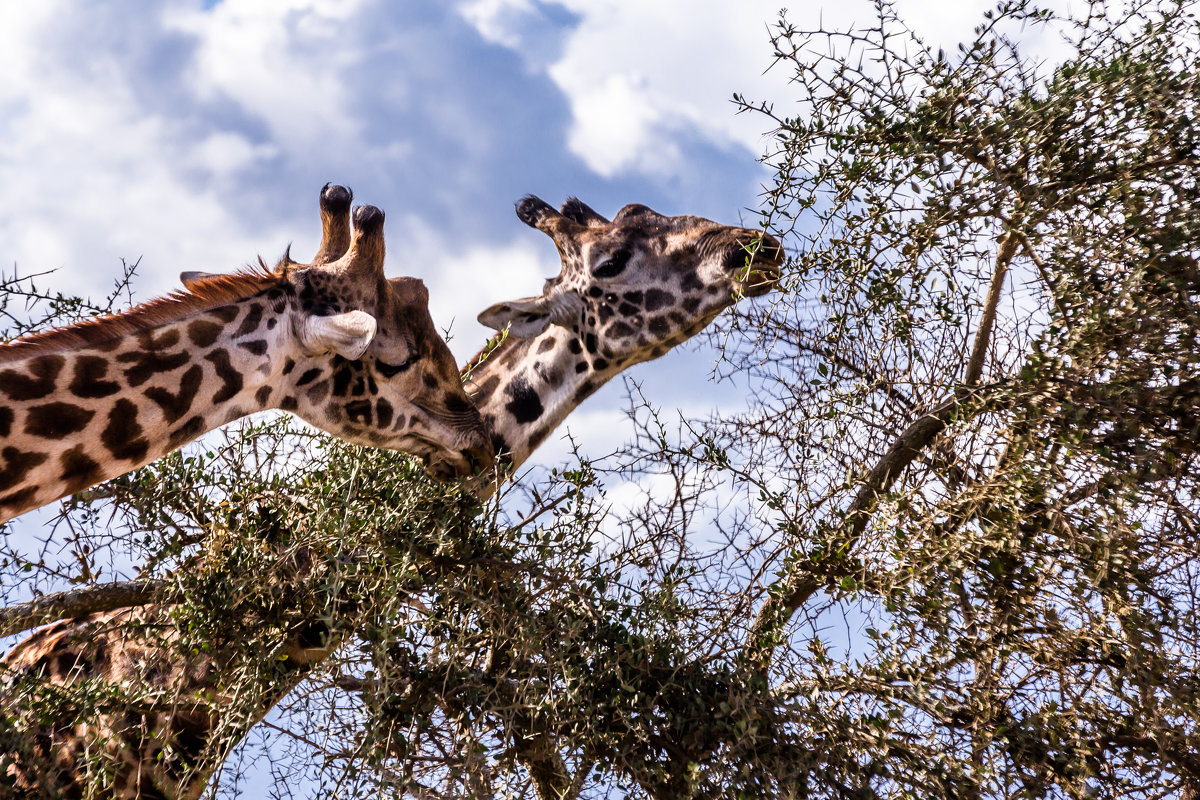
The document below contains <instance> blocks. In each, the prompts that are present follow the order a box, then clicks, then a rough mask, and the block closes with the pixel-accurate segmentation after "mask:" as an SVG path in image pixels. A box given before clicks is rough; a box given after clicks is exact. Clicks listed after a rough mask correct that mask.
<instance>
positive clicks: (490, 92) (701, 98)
mask: <svg viewBox="0 0 1200 800" xmlns="http://www.w3.org/2000/svg"><path fill="white" fill-rule="evenodd" d="M779 3H780V0H736V2H734V0H458V1H457V2H433V1H432V0H424V1H422V2H417V1H416V0H273V1H268V0H219V1H218V2H214V0H168V1H166V2H158V3H152V4H151V3H144V2H140V0H96V1H95V2H87V3H79V2H68V0H39V2H37V3H5V4H4V5H3V6H2V8H0V186H2V189H0V270H3V272H4V273H5V274H9V275H11V274H12V273H13V272H14V271H16V272H19V273H21V274H29V273H39V272H44V271H46V270H55V272H54V273H53V274H52V275H51V276H49V277H47V278H45V279H43V282H44V283H46V284H48V285H50V286H51V287H52V288H57V289H61V290H63V291H67V292H71V293H91V294H103V293H104V292H105V290H107V289H108V288H109V287H110V286H111V284H112V281H113V280H114V279H115V278H116V277H117V276H118V275H119V274H120V269H121V259H125V260H127V261H136V260H138V259H140V265H141V266H140V270H139V277H138V279H137V282H136V284H135V289H136V292H137V298H138V299H148V298H150V297H152V296H154V295H156V294H160V293H163V292H165V291H167V290H169V289H171V288H174V286H175V281H176V276H177V275H178V274H179V272H180V271H182V270H197V269H198V270H206V271H212V272H218V271H228V270H232V269H235V268H237V267H239V266H240V265H243V264H245V263H247V262H249V261H252V260H254V259H255V258H256V257H257V256H258V255H260V254H261V255H262V256H264V257H265V258H266V259H267V260H268V261H273V260H274V259H275V258H277V257H278V256H279V255H280V254H281V253H282V252H283V249H284V247H285V246H286V245H287V244H288V243H289V242H291V243H293V244H294V246H295V252H296V254H297V256H298V257H300V258H301V259H304V258H307V257H309V256H310V255H311V253H312V252H313V250H314V249H315V245H316V242H317V240H318V238H319V230H318V223H317V215H316V197H317V192H318V190H319V189H320V187H321V186H322V185H323V184H324V183H326V182H327V181H333V182H336V183H343V184H346V185H349V186H351V187H352V188H353V189H354V191H355V194H356V201H357V202H364V203H372V204H374V205H378V206H380V207H381V208H383V209H384V210H385V211H386V212H387V215H388V218H387V220H388V221H387V228H386V231H387V237H388V248H389V256H388V259H389V263H388V271H389V273H390V274H409V275H416V276H419V277H421V278H423V279H424V280H425V281H426V283H427V284H428V285H429V288H430V292H431V295H432V311H433V315H434V319H435V320H436V321H437V322H438V323H439V325H440V326H442V327H444V328H449V329H450V331H451V334H452V337H453V338H452V341H451V346H452V348H453V349H454V351H455V353H456V354H457V355H458V356H459V358H460V360H461V359H463V358H465V357H466V356H468V355H470V354H471V353H472V352H474V350H475V349H476V348H477V347H478V346H479V345H480V344H481V343H482V342H483V341H484V339H485V338H486V337H485V332H484V329H483V328H482V327H481V326H479V325H478V324H477V323H476V322H475V315H476V314H477V313H478V312H479V311H480V310H481V309H483V308H484V307H486V306H487V305H489V304H490V303H492V302H495V301H498V300H503V299H507V298H511V297H519V296H524V295H528V294H532V293H535V292H536V291H538V290H539V289H540V286H541V281H542V279H543V278H544V277H546V276H549V275H551V274H554V273H555V272H556V271H557V269H558V264H557V257H556V256H555V253H554V249H553V247H552V245H551V243H550V241H549V240H548V239H546V238H545V237H544V236H542V235H541V234H539V233H537V232H536V231H533V230H531V229H529V228H526V227H525V226H524V225H522V224H521V223H519V222H518V221H517V219H516V218H515V216H514V215H513V211H512V209H513V203H514V201H516V200H517V199H518V198H519V197H521V196H522V195H524V194H526V193H533V194H537V195H539V196H541V197H543V198H545V199H546V200H548V201H550V202H552V203H554V204H558V203H559V202H561V201H562V200H563V199H565V198H566V197H568V196H571V195H577V196H579V197H580V198H582V199H583V200H584V201H585V202H587V203H589V204H591V205H593V206H594V207H595V208H597V209H598V210H600V211H601V212H602V213H609V214H611V213H612V212H614V211H615V210H616V209H618V208H619V207H620V206H622V205H624V204H625V203H630V202H640V203H645V204H647V205H650V206H652V207H653V208H655V209H657V210H659V211H661V212H664V213H668V214H683V213H687V214H698V215H702V216H706V217H709V218H712V219H715V220H719V221H723V222H731V223H732V222H738V221H739V220H740V221H744V222H748V223H753V221H754V209H755V208H756V207H757V201H758V197H759V193H760V191H761V184H762V183H763V182H764V181H766V180H767V179H768V178H769V175H768V174H767V173H766V171H765V169H764V168H763V167H762V166H761V165H760V164H758V163H757V158H758V156H759V154H760V153H761V151H762V146H763V143H764V141H763V139H762V133H763V128H764V124H765V121H764V120H763V119H761V118H755V117H753V116H750V115H737V114H735V111H736V109H735V107H734V105H733V104H732V102H731V101H730V97H731V95H732V93H733V92H735V91H737V92H741V93H743V94H745V95H746V96H748V97H752V98H763V99H769V100H772V101H774V102H776V103H778V104H780V105H781V106H786V104H787V102H788V100H789V98H790V97H791V96H792V95H791V93H792V92H794V89H791V88H790V87H789V86H788V84H787V78H788V75H787V74H786V73H785V72H783V71H769V70H768V69H767V68H768V67H769V66H770V63H771V48H770V44H769V42H768V28H769V26H770V24H771V23H772V22H773V21H775V20H776V19H777V18H778V13H779ZM984 5H985V4H983V3H979V2H970V3H968V2H954V3H946V4H936V3H935V4H930V3H920V2H916V1H915V0H911V1H910V2H908V3H906V4H905V6H904V8H905V10H906V12H908V13H909V14H910V16H912V17H913V22H914V23H915V25H916V27H917V28H918V29H919V30H922V31H924V32H926V33H927V34H929V35H930V37H931V38H932V39H933V40H935V41H937V40H943V39H944V40H946V41H954V40H956V39H955V37H957V36H961V35H964V34H966V33H968V32H969V30H970V26H971V24H973V22H974V20H976V19H977V14H978V9H981V8H983V7H984ZM789 16H790V17H791V18H792V19H793V20H794V21H795V22H797V23H803V24H814V23H816V22H817V20H818V19H819V18H822V19H823V20H824V22H825V23H826V24H827V25H829V24H837V25H850V24H853V23H854V22H855V21H856V20H857V21H859V22H865V21H868V20H870V19H871V14H870V9H869V8H868V6H867V5H866V4H865V3H862V4H860V5H857V6H856V5H854V4H853V3H852V2H851V3H847V2H840V3H837V4H834V3H825V4H822V3H815V2H813V1H812V0H809V1H808V2H807V3H804V4H803V5H802V7H801V8H799V9H796V10H794V12H793V13H791V14H790V15H789ZM764 73H765V74H764ZM713 358H714V354H713V353H712V352H711V351H705V350H704V349H703V348H698V347H696V346H692V347H689V348H685V349H684V350H683V351H681V352H676V353H672V354H671V355H670V356H668V358H667V359H665V360H664V361H660V362H658V364H657V366H656V367H651V366H647V365H643V366H642V367H640V368H638V369H635V370H633V371H632V373H631V374H632V376H633V377H635V378H637V379H639V380H644V381H646V382H647V391H648V393H649V394H650V396H651V397H652V398H653V399H654V400H656V401H659V402H662V403H663V404H664V406H666V407H668V408H670V407H683V408H688V409H689V410H698V409H703V408H705V407H706V405H707V404H711V403H712V402H714V401H715V398H718V397H720V396H725V395H727V394H728V392H730V391H736V389H728V388H724V387H717V388H715V389H714V388H713V387H711V386H708V385H707V384H706V380H707V375H708V370H709V367H710V365H711V362H712V361H713ZM722 393H724V395H723V394H722ZM623 396H624V395H623V390H622V387H621V385H620V382H616V385H613V386H610V387H609V389H608V390H607V391H605V392H602V393H601V394H599V395H598V396H596V397H595V398H593V399H591V400H590V401H589V402H588V403H587V404H586V405H585V407H584V408H583V409H581V410H580V412H579V413H577V414H576V415H575V416H574V417H572V418H571V420H570V421H569V423H568V427H569V428H570V429H571V430H572V432H573V433H574V434H575V435H576V436H577V437H579V438H581V439H582V440H584V441H585V442H589V441H590V442H592V443H593V446H595V447H597V448H600V449H604V448H607V447H609V446H611V445H612V444H613V443H614V442H617V443H619V441H620V439H621V437H622V436H623V435H625V434H627V433H628V428H627V425H625V423H623V422H622V419H623V417H622V415H621V412H620V409H621V408H622V405H623ZM543 450H544V453H543V454H542V455H540V456H539V458H544V459H551V460H553V459H554V458H556V457H558V456H560V455H561V453H562V452H563V450H564V446H563V445H562V444H561V442H559V443H556V442H555V441H553V437H552V440H551V441H550V442H548V443H547V445H546V446H544V448H543Z"/></svg>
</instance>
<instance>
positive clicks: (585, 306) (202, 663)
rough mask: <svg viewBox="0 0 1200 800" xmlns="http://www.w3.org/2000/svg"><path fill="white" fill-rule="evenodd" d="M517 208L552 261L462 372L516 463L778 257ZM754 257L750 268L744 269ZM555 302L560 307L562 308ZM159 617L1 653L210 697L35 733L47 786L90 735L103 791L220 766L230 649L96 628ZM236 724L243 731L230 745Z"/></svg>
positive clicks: (294, 663) (165, 612)
mask: <svg viewBox="0 0 1200 800" xmlns="http://www.w3.org/2000/svg"><path fill="white" fill-rule="evenodd" d="M518 215H519V216H520V217H521V219H523V220H524V221H526V222H527V223H529V224H531V225H534V226H536V227H538V228H540V229H542V230H545V231H547V232H548V233H550V235H551V236H552V237H553V238H554V240H555V243H556V244H557V245H558V247H559V251H560V254H561V255H562V261H563V268H562V271H561V272H560V274H559V275H558V276H557V277H556V278H553V279H551V280H550V281H548V282H547V285H546V287H545V290H544V291H543V294H542V295H541V296H540V297H536V298H525V299H523V300H519V301H511V302H509V303H501V304H497V305H496V306H492V307H491V308H490V309H488V310H487V311H485V312H484V313H483V314H481V318H482V319H484V320H485V321H487V322H489V323H493V324H498V325H501V326H510V331H512V332H514V335H512V336H510V337H509V338H507V339H506V340H505V341H504V342H503V343H502V344H501V345H500V346H499V347H492V348H486V349H485V350H483V351H481V352H480V353H479V354H478V355H477V356H476V357H475V358H473V359H472V360H471V361H470V362H469V363H468V364H467V366H466V367H465V368H464V372H466V373H467V374H468V375H469V380H468V386H469V387H470V389H471V392H472V397H473V400H474V401H475V403H476V405H477V406H478V408H479V409H480V412H481V414H482V416H483V417H484V418H485V419H486V420H487V421H488V423H489V424H490V425H491V428H492V435H493V439H494V441H495V443H496V445H497V447H498V448H499V449H501V450H502V451H503V452H504V454H505V458H507V459H508V461H509V462H510V463H511V464H512V465H513V466H514V467H516V466H519V465H520V464H521V463H523V462H524V460H525V459H526V458H528V457H529V455H530V454H531V453H532V452H533V451H534V450H535V449H536V448H537V446H538V445H539V444H540V443H541V441H543V440H544V439H545V437H546V435H547V433H549V431H550V430H552V429H553V428H554V426H556V425H557V424H558V423H559V422H560V421H561V420H562V419H563V418H564V417H565V416H566V415H567V414H568V413H569V412H570V411H571V410H572V409H574V408H575V407H576V406H577V405H579V403H581V402H582V401H583V400H584V399H585V398H586V397H587V396H588V395H590V394H591V393H592V392H594V391H595V390H596V389H598V388H599V387H600V386H601V385H603V383H604V382H606V381H607V380H609V379H610V378H612V377H613V376H614V375H616V374H618V373H619V372H620V371H622V370H623V369H626V368H628V367H629V366H630V365H632V364H635V363H638V362H640V361H646V360H649V359H652V358H656V357H658V356H660V355H662V354H663V353H665V352H666V351H667V350H668V349H669V348H670V347H672V346H674V345H675V344H678V343H679V342H682V341H683V340H684V339H686V338H687V337H688V336H691V335H693V334H695V333H696V332H698V331H699V330H700V329H702V328H703V327H704V326H705V325H706V324H708V323H709V322H710V321H711V320H712V319H713V317H714V316H715V315H716V314H717V313H718V312H719V311H720V310H721V309H723V308H725V307H727V306H729V305H730V304H731V303H733V302H734V301H735V300H736V299H737V298H738V297H739V296H741V295H742V294H763V293H765V292H766V291H768V290H769V289H770V288H771V286H772V285H773V284H774V282H775V281H776V279H777V278H778V274H779V264H780V261H781V259H782V250H781V249H780V248H779V245H778V243H777V242H775V241H774V240H773V239H770V238H769V237H767V238H762V239H760V237H759V236H758V235H757V234H756V233H755V232H753V231H748V230H744V229H739V228H728V227H724V226H720V225H717V224H716V223H712V222H709V221H708V220H703V219H700V218H697V217H664V216H660V215H658V214H655V213H654V212H652V211H650V210H649V209H647V208H645V207H643V206H627V207H626V208H625V209H623V210H622V211H621V212H620V213H619V214H618V215H617V216H616V218H615V219H614V220H613V221H612V222H609V221H608V220H606V219H604V218H602V217H601V216H600V215H599V214H597V213H596V212H594V211H592V210H591V209H589V208H587V207H586V206H584V205H583V204H582V203H580V202H579V201H577V200H571V201H568V202H567V203H566V204H565V205H564V206H563V207H562V209H561V211H554V210H553V209H550V208H549V207H548V206H546V205H545V204H544V203H542V202H541V201H539V200H536V199H535V198H529V199H526V200H525V201H523V202H522V203H521V204H520V206H518ZM568 223H569V224H568ZM751 253H754V254H755V255H754V262H755V263H754V264H752V265H749V267H748V261H749V256H750V254H751ZM561 308H566V309H568V312H569V313H561V312H558V311H557V309H561ZM518 315H520V317H519V318H518ZM520 334H525V335H524V336H522V335H520ZM474 480H476V481H477V484H476V488H477V490H478V492H479V493H480V494H481V495H483V494H487V493H488V492H490V491H492V490H494V488H495V485H494V484H493V483H489V482H487V480H485V478H484V477H483V476H481V477H479V478H476V479H474ZM169 612H170V608H169V607H162V606H145V607H141V608H137V609H123V610H120V611H115V612H106V613H101V614H94V615H90V616H87V617H81V618H77V619H71V620H65V621H62V622H58V623H55V624H53V625H49V626H46V627H44V628H42V629H40V630H39V631H37V632H35V633H34V634H32V635H31V636H30V637H29V638H27V639H26V640H24V641H23V642H21V643H20V644H19V645H17V646H16V647H15V648H14V649H13V650H12V651H11V652H10V653H9V654H8V655H7V656H6V657H5V659H4V660H3V662H0V681H3V680H5V679H6V678H5V671H7V673H8V677H7V680H9V681H10V682H11V681H22V680H34V681H40V682H42V683H45V682H49V683H51V684H56V685H63V684H67V683H70V682H72V681H76V680H79V679H80V678H82V677H83V676H90V677H94V678H101V679H103V680H105V681H110V682H112V683H116V684H121V685H124V686H130V687H136V686H141V685H144V684H146V683H151V684H152V685H154V686H159V685H161V686H162V687H170V688H171V689H172V691H174V692H176V693H177V695H176V696H178V697H191V696H195V695H196V693H197V692H200V693H202V694H207V695H209V696H212V697H214V698H218V700H217V701H216V702H214V703H210V704H208V705H205V706H204V707H203V708H200V707H198V706H194V705H186V704H183V703H180V702H179V701H173V702H169V703H166V704H165V706H164V708H163V709H161V710H160V711H157V712H147V713H142V714H133V715H128V716H127V717H120V718H118V717H116V716H113V715H110V716H106V717H104V718H103V719H101V720H98V721H96V722H93V723H92V724H91V726H90V727H88V726H82V727H77V726H71V725H68V724H63V725H61V726H58V727H53V726H50V727H44V728H42V729H40V730H39V736H40V737H41V739H39V741H38V743H37V745H36V747H35V748H34V750H35V751H36V753H35V755H37V756H38V757H39V758H38V760H39V761H40V762H41V764H42V765H43V766H42V768H41V772H39V775H42V776H48V777H45V778H43V780H44V781H45V782H46V783H47V785H53V786H54V787H55V788H56V789H62V790H64V791H65V792H66V793H67V794H68V795H69V796H70V795H71V794H72V793H76V794H77V793H78V792H80V791H81V789H80V787H81V786H83V785H86V784H87V781H88V779H89V778H88V777H87V776H84V775H83V774H82V772H81V766H80V765H81V764H82V763H84V761H83V753H84V752H85V748H86V746H87V743H88V742H89V741H93V742H94V741H99V742H104V743H105V745H104V747H105V750H104V758H103V759H101V760H102V761H106V763H108V764H109V765H110V767H111V773H112V775H111V776H110V777H107V778H103V779H102V780H107V781H109V782H108V783H107V785H106V792H107V793H108V794H109V795H110V796H116V797H118V798H122V800H132V798H136V797H140V798H144V799H146V798H171V800H192V798H196V797H198V796H199V795H200V793H201V791H202V790H203V788H204V786H205V785H206V783H207V780H208V778H209V776H210V775H211V772H212V769H213V767H214V764H215V763H219V762H220V758H219V757H218V758H216V759H214V758H212V757H211V753H210V754H207V755H208V756H209V757H208V758H204V756H205V755H206V754H205V752H204V751H205V748H206V747H208V746H210V744H211V743H213V742H214V741H215V738H214V737H215V734H214V731H215V730H216V726H217V725H218V724H219V723H220V722H221V717H220V714H219V696H220V693H221V691H222V684H221V676H222V675H223V674H226V673H227V670H223V669H222V668H221V664H220V663H219V662H220V661H221V659H222V658H224V657H229V658H232V657H234V656H232V655H227V656H222V655H221V654H212V655H207V656H205V657H203V658H198V659H195V660H192V661H181V662H177V663H174V664H173V665H172V669H171V671H170V672H169V673H168V674H162V673H160V672H159V671H158V670H157V669H156V667H155V665H158V664H160V663H162V660H163V658H164V656H163V647H162V645H161V640H158V641H157V642H156V640H155V639H153V638H152V637H148V636H147V637H139V636H136V635H129V634H128V633H126V634H125V635H123V636H121V637H119V638H117V637H113V636H109V635H107V634H106V632H107V631H109V630H112V629H117V628H119V629H121V630H123V631H127V630H128V625H130V624H131V623H135V624H146V623H148V622H158V623H159V624H160V625H161V624H165V621H166V620H167V619H169ZM328 634H329V632H328V630H327V629H325V628H323V627H322V626H321V625H319V624H317V625H314V626H310V627H309V628H305V629H304V630H302V631H300V632H298V633H297V634H296V636H295V637H293V638H292V639H290V640H288V641H286V642H284V643H282V644H283V647H284V648H285V650H286V652H287V653H288V657H287V658H286V659H283V660H282V661H281V662H280V668H281V669H283V670H286V671H289V672H288V675H289V676H290V678H289V680H285V681H283V682H281V684H280V685H279V686H278V687H277V693H276V694H273V695H271V696H266V697H264V698H262V705H261V708H262V710H263V713H265V712H266V711H267V710H268V709H269V708H270V707H271V706H273V705H274V704H275V703H277V702H278V701H279V700H280V699H281V698H282V696H283V694H285V693H286V692H287V691H289V690H290V688H291V687H294V686H295V685H296V684H297V683H299V681H300V680H301V679H302V678H303V677H304V676H305V675H306V674H308V672H309V671H310V670H311V669H312V667H313V666H314V665H315V664H316V663H318V662H319V661H320V660H321V659H323V658H324V657H325V656H327V655H328V654H329V653H330V652H331V651H332V649H333V648H334V647H336V646H337V644H338V640H337V639H336V638H332V637H330V636H329V635H328ZM172 656H173V657H175V658H178V657H179V656H178V654H175V653H172ZM242 733H244V729H239V730H238V731H237V735H236V736H234V737H233V740H234V741H236V740H237V739H238V738H240V735H241V734H242ZM93 747H94V745H93ZM93 752H94V751H93ZM222 752H224V750H222ZM46 762H49V764H46ZM92 778H95V776H94V775H93V776H92ZM30 780H32V778H30Z"/></svg>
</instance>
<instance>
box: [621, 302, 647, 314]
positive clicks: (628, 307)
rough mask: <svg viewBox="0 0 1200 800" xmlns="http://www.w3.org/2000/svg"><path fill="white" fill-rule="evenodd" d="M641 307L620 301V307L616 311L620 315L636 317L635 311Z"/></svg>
mask: <svg viewBox="0 0 1200 800" xmlns="http://www.w3.org/2000/svg"><path fill="white" fill-rule="evenodd" d="M641 310H642V309H641V308H639V307H638V306H635V305H634V304H633V303H621V307H620V308H618V309H617V313H618V314H620V315H621V316H622V317H636V316H637V313H638V312H639V311H641Z"/></svg>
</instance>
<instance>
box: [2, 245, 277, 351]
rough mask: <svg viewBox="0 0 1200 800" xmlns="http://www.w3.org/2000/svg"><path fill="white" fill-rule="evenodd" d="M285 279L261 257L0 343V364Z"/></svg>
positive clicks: (130, 329)
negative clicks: (112, 310) (129, 304)
mask: <svg viewBox="0 0 1200 800" xmlns="http://www.w3.org/2000/svg"><path fill="white" fill-rule="evenodd" d="M284 283H285V279H284V276H283V275H282V274H280V272H272V271H271V270H269V269H267V267H266V266H265V265H262V264H261V262H260V266H259V267H251V268H249V269H247V270H243V271H241V272H235V273H233V274H230V275H213V276H211V277H206V278H201V279H199V280H197V281H196V282H194V283H193V284H192V286H191V287H190V288H188V289H179V290H176V291H174V292H171V293H170V294H169V295H167V296H166V297H158V298H155V299H154V300H150V301H148V302H145V303H142V304H141V305H137V306H134V307H133V308H131V309H129V310H127V311H121V312H118V313H116V314H109V315H107V316H103V317H95V318H93V319H86V320H83V321H81V322H76V323H75V324H73V325H68V326H67V327H65V328H54V329H52V330H48V331H41V332H39V333H32V334H29V335H27V336H24V337H21V338H20V339H14V340H13V341H11V342H4V343H0V363H5V362H10V361H17V360H20V359H25V358H29V357H30V356H35V355H43V354H46V353H56V352H61V351H63V350H73V349H76V348H80V347H87V346H89V345H97V344H101V343H103V342H108V341H111V340H113V339H116V338H119V337H123V336H128V335H130V334H133V333H138V332H140V331H145V330H149V329H151V328H154V327H157V326H159V325H164V324H166V323H168V322H173V321H175V320H177V319H180V318H181V317H184V316H186V315H188V314H192V313H195V312H198V311H207V310H208V309H210V308H216V307H217V306H222V305H225V304H227V303H232V302H235V301H238V300H244V299H245V298H247V297H250V296H252V295H255V294H258V293H259V292H263V291H266V290H267V289H271V288H273V287H276V286H281V285H283V284H284Z"/></svg>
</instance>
